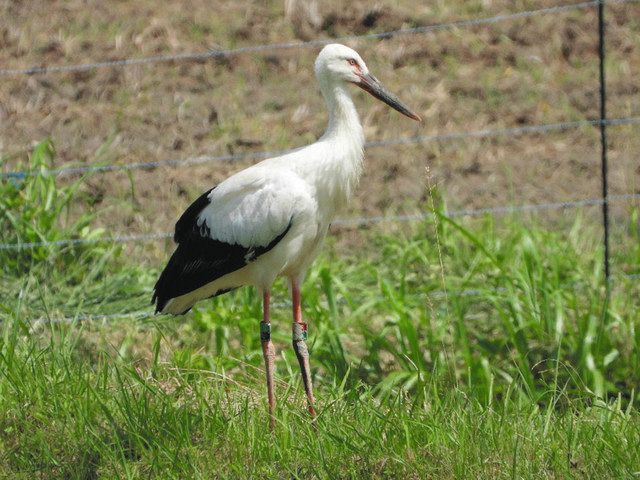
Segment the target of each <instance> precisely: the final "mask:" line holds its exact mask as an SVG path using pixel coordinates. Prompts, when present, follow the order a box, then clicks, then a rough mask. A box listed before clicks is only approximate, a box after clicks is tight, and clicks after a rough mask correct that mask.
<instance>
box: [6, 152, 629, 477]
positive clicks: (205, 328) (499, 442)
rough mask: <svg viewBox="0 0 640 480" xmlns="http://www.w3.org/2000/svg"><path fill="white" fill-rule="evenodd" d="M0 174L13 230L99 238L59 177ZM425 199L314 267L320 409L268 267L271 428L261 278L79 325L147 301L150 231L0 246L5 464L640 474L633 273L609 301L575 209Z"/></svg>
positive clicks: (625, 240)
mask: <svg viewBox="0 0 640 480" xmlns="http://www.w3.org/2000/svg"><path fill="white" fill-rule="evenodd" d="M38 152H40V153H38ZM46 152H49V153H47V154H46V155H45V153H46ZM50 154H51V150H46V149H40V150H38V149H37V150H36V153H35V154H34V155H33V157H34V158H32V161H33V162H34V163H36V164H37V165H40V166H41V167H42V168H44V167H43V165H45V164H46V158H47V155H48V156H50ZM38 155H42V156H40V157H39V156H38ZM38 162H40V163H38ZM42 162H44V163H42ZM11 182H12V183H11ZM39 182H40V183H39ZM1 185H2V188H3V191H5V192H9V193H10V195H3V196H2V198H0V207H1V208H0V212H1V213H2V216H0V227H2V230H3V232H5V235H9V234H8V233H6V232H13V233H12V235H14V237H11V238H13V239H14V241H26V240H30V241H32V240H47V239H50V240H55V239H59V238H63V237H64V236H76V237H79V238H84V237H83V235H91V234H92V233H91V232H92V231H91V230H90V229H89V226H90V224H91V217H82V218H80V219H79V220H78V221H76V220H74V219H73V215H69V216H67V215H66V214H64V212H66V211H67V209H68V205H69V203H70V201H71V199H72V198H73V197H74V193H73V192H72V191H71V190H68V191H67V190H64V188H62V187H59V186H58V185H56V183H55V182H54V181H53V180H51V181H50V182H49V180H44V179H41V178H39V177H34V178H28V179H24V180H21V181H19V182H16V181H5V182H4V183H2V184H1ZM66 188H70V189H72V188H73V186H70V187H66ZM34 192H36V193H34ZM45 193H46V195H45ZM42 195H44V198H49V199H50V200H49V201H46V202H42V201H38V199H39V198H40V197H41V196H42ZM435 200H437V198H436V199H435ZM436 203H437V202H436ZM440 208H441V207H438V209H437V210H436V211H435V212H434V216H433V217H432V218H431V219H429V220H427V221H425V222H422V223H418V224H415V225H413V226H411V227H407V229H405V230H393V231H390V232H389V233H384V231H383V230H379V229H371V230H362V231H361V232H359V233H358V235H361V236H362V239H363V240H364V244H365V245H366V247H364V248H362V249H359V250H358V251H354V250H348V249H347V251H343V250H344V249H340V248H338V247H337V246H336V244H334V243H333V242H329V245H328V246H327V248H326V249H325V253H324V254H323V255H322V256H321V258H320V259H319V260H318V261H317V262H316V264H315V265H314V267H313V269H312V270H311V271H310V272H309V275H308V278H307V280H306V282H305V284H304V289H303V298H304V315H305V317H306V318H307V321H308V322H309V324H310V340H309V343H310V348H311V359H312V367H313V375H314V381H315V384H316V389H317V398H318V401H319V411H320V415H319V418H318V419H317V422H316V423H315V424H312V423H311V422H310V421H309V418H308V417H307V415H306V413H305V406H304V394H303V392H302V389H301V385H300V381H299V374H298V369H297V364H296V360H295V356H294V355H293V352H292V351H291V348H290V345H289V342H290V328H289V324H290V316H289V311H288V307H287V305H286V304H285V305H281V304H282V302H284V301H285V299H286V298H287V292H286V289H285V288H284V286H283V285H282V284H280V283H279V284H277V286H276V288H275V291H274V301H275V302H276V305H275V308H274V312H273V314H274V315H273V316H274V319H273V323H274V340H275V342H276V346H277V351H278V358H277V387H276V393H277V399H278V409H277V412H276V416H277V429H276V431H275V432H273V433H269V431H268V419H267V416H266V392H265V390H266V388H265V386H264V379H263V376H264V375H263V371H262V354H261V350H260V342H259V328H258V320H259V318H260V299H259V296H258V295H256V292H254V291H253V290H251V289H242V290H239V291H238V292H236V293H235V294H232V295H226V296H223V297H220V298H218V299H215V300H214V301H209V302H203V303H202V304H201V305H200V306H199V307H198V309H197V310H196V311H194V312H193V313H191V314H189V315H187V316H186V317H183V318H175V317H155V318H142V319H140V318H138V319H130V318H115V319H110V320H99V321H80V319H81V318H82V317H79V316H78V314H80V313H83V314H87V313H88V314H124V313H127V312H138V311H145V310H146V311H149V312H150V311H151V307H150V306H149V305H148V301H149V296H150V288H151V286H152V285H153V282H154V280H155V278H156V276H157V274H158V269H159V267H160V264H161V262H162V260H161V259H157V260H155V261H153V262H152V266H149V265H146V264H136V263H135V262H134V261H133V260H132V259H135V258H138V257H137V256H136V255H134V254H135V253H141V252H142V251H144V252H146V253H148V252H149V250H151V249H152V248H154V247H151V246H150V245H148V244H145V245H143V246H138V247H130V248H132V249H133V250H131V251H129V250H123V248H122V247H117V246H112V245H109V244H104V243H97V244H92V245H89V246H83V247H82V248H80V247H78V246H58V247H38V248H34V249H32V250H27V251H25V252H21V253H19V254H16V253H15V252H12V251H5V250H0V262H1V263H2V266H3V275H2V278H1V279H0V289H1V290H2V297H1V299H0V316H1V317H2V326H1V327H0V336H1V337H0V477H4V478H25V479H27V478H28V479H31V478H84V479H89V478H262V477H274V478H353V477H362V478H376V477H377V478H382V477H385V478H394V477H396V478H398V477H402V478H494V477H496V478H573V477H575V478H585V477H586V478H632V477H633V476H637V475H639V474H640V449H639V445H640V417H639V416H638V412H637V407H638V403H637V400H636V386H637V385H638V384H640V365H639V362H640V359H639V356H638V351H639V347H640V336H639V335H638V334H637V333H636V332H637V331H638V326H639V325H638V323H639V320H640V318H639V315H638V313H637V312H638V310H639V308H640V295H639V293H640V291H639V290H640V288H639V286H638V282H637V280H633V279H625V278H617V279H616V280H615V282H614V283H612V289H611V293H610V297H609V300H608V301H607V300H606V298H607V296H606V295H605V289H604V287H603V279H602V271H601V247H600V245H601V241H600V235H599V233H598V230H597V229H596V228H595V226H592V225H591V224H590V223H589V222H587V221H586V218H589V217H588V216H586V214H585V215H583V214H581V213H578V215H575V213H576V212H571V218H572V220H571V221H568V220H567V219H565V218H560V219H559V220H557V223H556V224H553V223H551V222H547V223H546V224H544V223H541V222H539V221H536V220H535V219H533V218H522V217H521V216H520V217H517V216H511V217H506V218H503V219H500V220H496V219H493V218H491V217H485V218H480V219H466V220H461V221H460V220H454V219H450V218H447V217H446V216H444V215H443V214H442V213H441V210H440ZM22 212H27V213H28V214H29V219H30V221H29V222H26V221H22V222H20V220H24V219H25V217H24V215H22ZM52 212H53V213H52ZM57 212H63V215H62V217H64V218H65V221H64V222H63V223H61V224H60V223H58V222H56V221H52V220H51V217H53V216H55V215H57V216H60V214H59V213H57ZM54 214H55V215H54ZM637 218H638V213H637V211H632V212H631V216H630V217H629V219H628V222H627V223H628V228H627V229H626V231H625V232H624V234H620V232H618V234H619V235H617V236H616V237H615V242H614V243H615V245H616V250H615V251H616V256H615V258H614V261H615V265H616V266H617V267H618V269H617V271H619V270H620V267H622V266H624V268H626V269H627V271H629V272H634V271H637V269H638V265H639V264H640V242H638V232H637ZM567 224H568V225H567ZM565 227H566V228H565ZM7 238H9V237H7ZM89 238H90V237H89ZM128 248H129V247H128ZM163 256H164V254H163ZM147 258H148V257H147ZM634 269H635V270H634ZM64 317H70V318H71V319H73V318H76V320H72V321H70V322H66V321H60V319H61V318H64ZM33 319H41V320H39V321H36V322H34V321H33ZM48 320H49V321H48Z"/></svg>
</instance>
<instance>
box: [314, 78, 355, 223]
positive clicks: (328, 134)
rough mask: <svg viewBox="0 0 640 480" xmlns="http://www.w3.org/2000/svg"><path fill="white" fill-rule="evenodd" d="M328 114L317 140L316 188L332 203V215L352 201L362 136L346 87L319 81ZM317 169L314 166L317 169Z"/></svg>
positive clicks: (324, 80)
mask: <svg viewBox="0 0 640 480" xmlns="http://www.w3.org/2000/svg"><path fill="white" fill-rule="evenodd" d="M318 80H319V81H320V90H321V91H322V95H323V97H324V99H325V102H326V103H327V109H328V110H329V125H328V126H327V130H326V131H325V133H324V135H322V137H321V138H320V139H319V140H318V143H319V144H324V146H325V148H324V149H323V151H324V152H325V155H326V156H324V158H323V159H322V163H323V165H322V167H321V170H323V171H324V173H323V174H322V175H320V176H319V177H318V185H317V188H320V189H322V190H325V192H326V195H327V197H328V198H332V199H333V200H334V206H333V208H332V210H333V212H332V213H330V215H332V214H333V213H335V211H337V210H339V209H340V208H341V207H343V206H344V204H346V203H347V202H348V201H349V199H350V198H351V196H352V194H353V191H354V190H355V188H356V186H357V185H358V181H359V180H360V175H361V174H362V161H363V156H364V152H363V148H364V132H363V130H362V125H360V119H359V118H358V112H357V111H356V107H355V105H354V104H353V100H351V95H350V93H349V90H348V89H347V88H348V86H347V85H346V84H345V83H344V82H342V81H338V82H333V81H331V80H328V79H322V78H319V79H318ZM317 167H318V165H316V168H317Z"/></svg>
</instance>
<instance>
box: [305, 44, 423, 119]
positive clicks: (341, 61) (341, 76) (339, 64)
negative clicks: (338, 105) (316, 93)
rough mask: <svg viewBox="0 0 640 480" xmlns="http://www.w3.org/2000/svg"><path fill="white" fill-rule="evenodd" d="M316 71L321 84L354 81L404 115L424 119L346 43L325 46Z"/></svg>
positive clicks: (318, 59) (316, 65)
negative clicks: (384, 82) (392, 91)
mask: <svg viewBox="0 0 640 480" xmlns="http://www.w3.org/2000/svg"><path fill="white" fill-rule="evenodd" d="M315 71H316V77H317V78H318V81H319V82H320V83H321V84H322V83H326V82H332V83H333V82H348V83H353V84H355V85H357V86H358V87H360V88H362V89H363V90H365V91H366V92H368V93H370V94H371V95H373V96H374V97H375V98H377V99H378V100H382V101H383V102H384V103H386V104H387V105H389V106H390V107H392V108H394V109H396V110H397V111H399V112H400V113H402V114H403V115H406V116H407V117H409V118H412V119H414V120H417V121H419V122H420V121H422V119H421V118H420V116H419V115H418V114H416V113H414V112H413V111H411V109H410V108H409V107H407V106H406V105H405V104H404V103H402V102H401V101H400V99H399V98H398V97H396V96H395V95H394V94H393V93H391V92H389V91H388V90H387V89H386V88H385V87H384V86H383V85H382V84H381V83H380V81H379V80H378V79H377V78H376V77H374V76H373V75H371V73H369V69H368V68H367V65H366V64H365V63H364V60H362V57H360V55H358V52H356V51H355V50H353V49H351V48H349V47H347V46H345V45H341V44H339V43H332V44H329V45H327V46H325V47H324V48H323V49H322V51H321V52H320V54H319V55H318V58H317V59H316V64H315Z"/></svg>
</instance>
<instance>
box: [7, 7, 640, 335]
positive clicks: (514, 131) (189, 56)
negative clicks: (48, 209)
mask: <svg viewBox="0 0 640 480" xmlns="http://www.w3.org/2000/svg"><path fill="white" fill-rule="evenodd" d="M638 2H640V0H608V1H607V3H608V4H626V3H638ZM603 4H604V1H603V0H594V1H587V2H580V3H572V4H563V5H557V6H553V7H549V8H541V9H535V10H526V11H521V12H515V13H509V14H503V15H495V16H491V17H483V18H474V19H466V20H457V21H452V22H446V23H438V24H434V25H427V26H422V27H416V28H408V29H400V30H393V31H386V32H378V33H370V34H364V35H350V36H344V37H339V38H331V39H316V40H311V41H306V42H284V43H273V44H259V45H250V46H246V47H240V48H234V49H218V50H210V51H208V52H196V53H182V54H175V55H160V56H152V57H142V58H126V59H120V60H108V61H101V62H93V63H83V64H68V65H49V66H35V67H27V68H14V69H11V68H3V69H0V77H18V76H29V75H45V74H54V73H71V72H84V71H90V70H95V69H100V68H117V67H128V66H135V65H150V64H159V63H167V62H182V61H204V60H208V59H216V58H226V57H232V56H236V55H243V54H252V53H265V52H269V51H276V50H288V49H298V48H310V47H318V46H322V45H325V44H328V43H333V42H348V41H356V42H357V41H364V40H373V39H379V40H382V39H389V38H393V37H399V36H406V35H420V34H428V33H432V32H438V31H445V30H452V29H457V28H467V27H474V26H481V25H489V24H495V23H499V22H504V21H508V20H517V19H526V18H530V17H535V16H541V15H552V14H558V13H563V12H569V11H576V10H585V9H591V8H595V7H597V8H598V11H599V25H600V29H601V30H600V59H601V66H603V65H604V61H603V60H604V27H603V25H604V22H603V17H602V7H603ZM603 78H604V77H603V70H602V68H601V88H602V90H601V94H602V98H603V99H604V94H605V90H604V85H603ZM601 107H602V108H601V116H600V118H598V119H593V120H580V121H567V122H558V123H549V124H538V125H526V126H519V127H513V128H497V129H485V130H477V131H461V132H451V133H443V134H432V135H416V136H411V137H401V138H393V139H381V140H374V141H369V142H367V143H366V147H367V148H379V147H388V146H394V145H408V144H420V143H427V142H445V141H454V140H466V139H474V138H476V139H478V138H480V139H481V138H491V137H500V136H504V137H516V136H521V135H528V134H546V133H550V132H554V131H566V130H571V129H577V128H583V127H593V126H596V127H599V128H600V129H601V132H602V133H603V135H606V127H615V126H624V125H638V124H640V117H620V118H613V119H607V118H606V115H605V114H603V113H602V112H604V103H602V105H601ZM603 145H605V146H606V141H605V142H604V143H603ZM603 148H605V147H603ZM291 151H293V150H281V151H261V152H247V153H241V154H233V155H218V156H213V155H202V156H197V157H191V158H184V159H165V160H159V161H152V162H136V163H130V164H107V165H97V164H94V165H82V166H69V167H61V168H56V169H49V170H41V171H28V170H23V171H9V172H0V178H8V179H14V180H20V179H24V178H26V177H28V176H33V175H56V176H71V175H86V174H92V173H109V172H117V171H131V170H149V169H154V168H158V167H172V168H182V167H186V166H190V165H197V164H203V163H208V162H235V161H246V160H260V159H264V158H269V157H272V156H277V155H283V154H286V153H289V152H291ZM603 156H604V153H603ZM603 168H604V167H603ZM638 199H640V194H632V193H630V194H622V195H609V194H608V193H607V188H606V182H605V184H604V187H603V196H602V197H601V198H586V199H579V200H569V201H560V202H551V203H540V204H525V205H499V206H493V207H485V208H478V209H463V210H453V211H447V212H444V213H445V214H446V215H447V216H449V217H463V216H478V215H505V214H511V213H519V212H539V211H544V210H554V209H568V208H578V207H589V206H607V205H608V204H609V203H612V202H625V201H629V200H638ZM432 215H433V214H432V213H430V212H420V213H416V214H410V215H395V216H372V217H357V218H343V219H337V220H336V221H334V222H333V225H334V226H339V227H359V226H365V225H373V224H379V223H384V222H411V221H421V220H425V219H427V218H429V217H430V216H432ZM607 228H608V225H607V224H606V223H605V231H606V229H607ZM171 236H172V235H171V234H170V233H165V232H159V233H142V234H127V235H114V236H111V237H107V238H75V239H59V240H53V241H49V240H42V241H38V242H23V243H3V244H0V250H12V251H20V250H25V249H32V248H39V247H65V246H74V245H84V244H92V243H105V242H114V243H130V242H134V243H138V242H150V241H162V240H167V239H169V238H171ZM617 277H619V278H627V279H636V278H640V274H630V275H629V274H619V275H617ZM480 293H482V292H480V291H478V290H469V291H467V290H464V291H461V292H457V294H460V295H475V294H480ZM449 294H451V293H449ZM283 305H286V304H283ZM276 307H277V306H276ZM152 316H153V315H152V314H151V313H150V312H149V311H136V312H128V313H126V312H124V313H117V314H106V315H93V314H83V313H81V314H77V315H74V316H69V317H62V318H58V319H56V320H55V321H61V322H70V321H100V320H104V321H108V320H112V319H115V318H135V319H144V318H150V317H152ZM43 321H54V319H51V318H40V319H34V320H32V321H31V322H30V323H38V322H43Z"/></svg>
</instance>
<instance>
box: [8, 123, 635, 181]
mask: <svg viewBox="0 0 640 480" xmlns="http://www.w3.org/2000/svg"><path fill="white" fill-rule="evenodd" d="M603 123H604V124H606V125H608V126H625V125H640V117H621V118H612V119H608V120H599V119H595V120H577V121H572V122H558V123H547V124H539V125H525V126H521V127H512V128H498V129H485V130H476V131H462V132H451V133H443V134H433V135H414V136H411V137H400V138H391V139H386V140H371V141H369V142H366V143H365V147H366V148H377V147H388V146H394V145H410V144H419V143H429V142H447V141H455V140H465V139H473V138H491V137H516V136H520V135H532V134H544V133H550V132H554V131H564V130H572V129H577V128H581V127H589V126H600V125H601V124H603ZM296 150H298V148H293V149H287V150H274V151H262V152H246V153H238V154H233V155H218V156H214V155H201V156H197V157H191V158H184V159H170V160H158V161H152V162H136V163H129V164H112V165H87V166H83V167H62V168H54V169H47V170H34V171H28V170H22V171H14V172H0V178H16V179H21V178H26V177H29V176H34V175H57V176H59V177H64V176H70V175H82V174H90V173H108V172H116V171H129V170H151V169H154V168H159V167H172V168H181V167H187V166H191V165H200V164H204V163H209V162H238V161H243V160H263V159H266V158H271V157H277V156H280V155H286V154H287V153H291V152H294V151H296Z"/></svg>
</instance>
